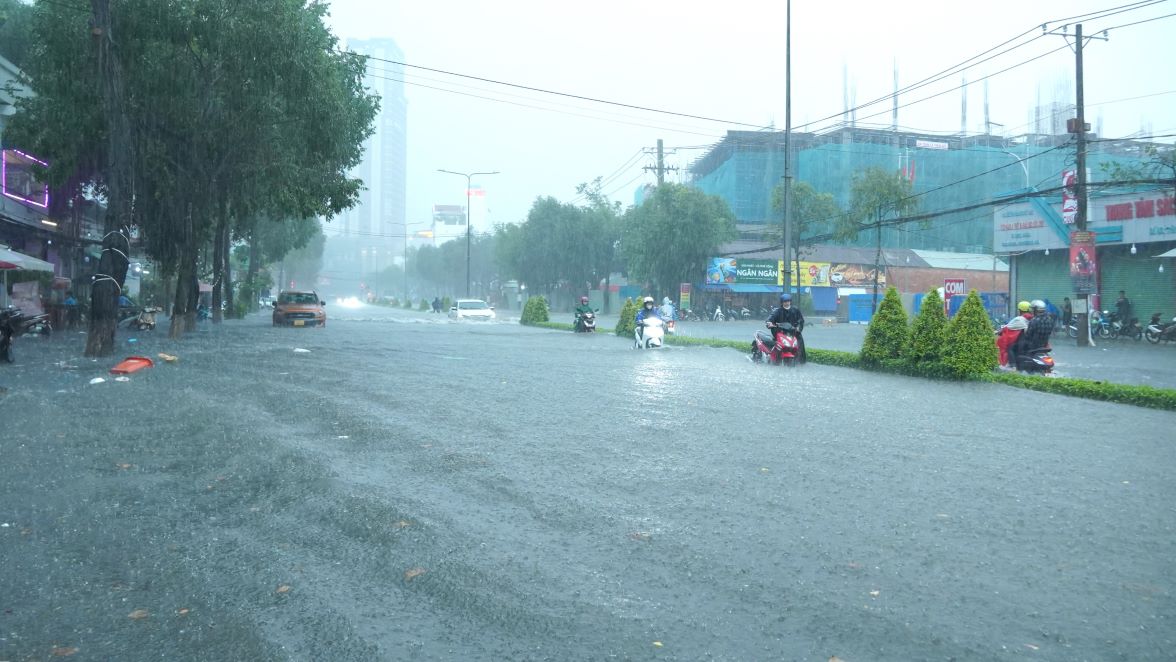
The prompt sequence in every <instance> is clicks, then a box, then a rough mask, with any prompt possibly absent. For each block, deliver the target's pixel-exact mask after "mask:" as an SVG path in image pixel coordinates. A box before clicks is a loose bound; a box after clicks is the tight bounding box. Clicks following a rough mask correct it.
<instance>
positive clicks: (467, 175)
mask: <svg viewBox="0 0 1176 662" xmlns="http://www.w3.org/2000/svg"><path fill="white" fill-rule="evenodd" d="M437 172H444V173H448V174H450V175H457V176H458V177H465V178H466V297H469V296H470V187H471V186H472V185H473V184H472V182H471V180H472V179H473V177H474V175H497V174H499V173H498V171H497V170H495V171H494V172H454V171H452V170H442V169H441V168H437Z"/></svg>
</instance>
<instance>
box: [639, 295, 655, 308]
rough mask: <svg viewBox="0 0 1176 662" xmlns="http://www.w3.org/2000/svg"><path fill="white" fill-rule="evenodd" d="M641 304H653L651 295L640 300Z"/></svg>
mask: <svg viewBox="0 0 1176 662" xmlns="http://www.w3.org/2000/svg"><path fill="white" fill-rule="evenodd" d="M641 304H642V305H645V304H649V305H651V306H652V305H653V297H645V298H644V299H642V300H641Z"/></svg>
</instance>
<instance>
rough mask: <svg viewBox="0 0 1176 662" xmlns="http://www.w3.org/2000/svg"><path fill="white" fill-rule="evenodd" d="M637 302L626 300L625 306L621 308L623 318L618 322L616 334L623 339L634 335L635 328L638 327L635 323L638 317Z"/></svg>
mask: <svg viewBox="0 0 1176 662" xmlns="http://www.w3.org/2000/svg"><path fill="white" fill-rule="evenodd" d="M637 308H638V306H637V302H636V301H634V300H632V299H625V305H623V306H621V318H620V319H619V320H617V328H616V334H617V335H618V336H621V337H628V336H631V335H633V327H634V326H636V325H635V324H634V322H633V320H634V319H636V317H637Z"/></svg>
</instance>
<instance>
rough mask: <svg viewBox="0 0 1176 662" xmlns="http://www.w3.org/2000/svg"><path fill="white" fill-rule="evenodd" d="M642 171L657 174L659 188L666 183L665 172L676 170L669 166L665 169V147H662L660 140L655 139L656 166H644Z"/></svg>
mask: <svg viewBox="0 0 1176 662" xmlns="http://www.w3.org/2000/svg"><path fill="white" fill-rule="evenodd" d="M648 153H649V152H646V154H648ZM642 170H644V171H646V172H649V171H650V170H652V171H654V172H655V173H657V185H658V187H661V185H662V184H665V183H666V171H667V170H674V171H677V170H678V167H677V166H670V167H668V168H667V167H666V154H665V146H664V145H663V143H662V139H661V138H658V139H657V165H656V166H645V167H644V168H642Z"/></svg>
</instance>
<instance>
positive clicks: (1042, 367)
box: [1017, 347, 1054, 375]
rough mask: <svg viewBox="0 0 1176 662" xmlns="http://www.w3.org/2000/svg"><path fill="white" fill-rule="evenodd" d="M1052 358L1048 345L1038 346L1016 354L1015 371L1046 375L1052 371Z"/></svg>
mask: <svg viewBox="0 0 1176 662" xmlns="http://www.w3.org/2000/svg"><path fill="white" fill-rule="evenodd" d="M1053 368H1054V360H1053V355H1052V354H1050V349H1049V348H1048V347H1038V348H1037V349H1031V350H1029V351H1028V352H1024V353H1022V354H1018V355H1017V371H1018V372H1028V373H1031V374H1034V373H1036V374H1042V375H1048V374H1051V373H1053Z"/></svg>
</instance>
